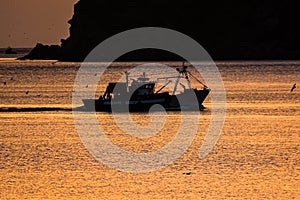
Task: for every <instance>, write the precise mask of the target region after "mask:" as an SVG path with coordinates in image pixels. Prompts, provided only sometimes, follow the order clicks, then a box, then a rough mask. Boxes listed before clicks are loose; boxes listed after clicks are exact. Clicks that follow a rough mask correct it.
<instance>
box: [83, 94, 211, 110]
mask: <svg viewBox="0 0 300 200" xmlns="http://www.w3.org/2000/svg"><path fill="white" fill-rule="evenodd" d="M193 91H194V94H195V95H196V97H197V105H191V104H190V102H184V103H183V104H180V103H179V101H178V99H180V98H182V97H184V93H183V94H179V95H169V94H168V93H167V94H156V95H153V96H150V97H149V96H148V97H143V98H139V99H130V100H129V101H123V100H121V99H119V100H118V99H113V100H102V99H84V100H82V101H83V103H84V106H85V108H86V109H87V110H88V111H105V112H112V111H113V112H128V111H129V112H148V111H149V109H150V108H151V107H152V106H153V105H160V106H162V107H163V108H164V109H165V110H166V111H182V110H184V111H193V110H200V111H201V110H204V109H205V107H204V106H203V105H202V103H203V101H204V100H205V99H206V97H207V95H208V94H209V92H210V90H209V89H203V90H196V89H195V90H193Z"/></svg>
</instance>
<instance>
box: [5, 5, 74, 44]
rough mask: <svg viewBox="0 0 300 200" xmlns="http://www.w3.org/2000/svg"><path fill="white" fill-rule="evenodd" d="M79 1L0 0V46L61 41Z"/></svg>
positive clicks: (58, 42) (66, 34) (67, 30)
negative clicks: (75, 5) (74, 7)
mask: <svg viewBox="0 0 300 200" xmlns="http://www.w3.org/2000/svg"><path fill="white" fill-rule="evenodd" d="M77 1H78V0H0V48H1V47H2V48H6V47H8V46H11V47H34V46H35V45H36V43H38V42H40V43H43V44H60V39H62V38H67V37H68V35H69V27H70V26H69V24H68V23H67V21H68V20H69V19H71V18H72V15H73V6H74V4H75V3H76V2H77Z"/></svg>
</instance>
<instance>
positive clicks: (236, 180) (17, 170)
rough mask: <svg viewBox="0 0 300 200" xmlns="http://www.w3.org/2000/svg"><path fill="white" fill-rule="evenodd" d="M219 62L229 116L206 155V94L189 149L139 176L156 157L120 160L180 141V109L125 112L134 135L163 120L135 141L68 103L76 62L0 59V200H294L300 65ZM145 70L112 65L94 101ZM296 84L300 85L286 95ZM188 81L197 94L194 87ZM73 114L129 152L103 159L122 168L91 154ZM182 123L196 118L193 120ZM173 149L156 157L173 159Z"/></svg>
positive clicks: (102, 116) (110, 121)
mask: <svg viewBox="0 0 300 200" xmlns="http://www.w3.org/2000/svg"><path fill="white" fill-rule="evenodd" d="M0 56H1V55H0ZM15 56H16V55H15ZM215 63H216V66H217V67H218V70H219V72H220V74H221V77H222V80H223V83H224V87H225V92H226V115H225V121H224V126H223V129H222V130H221V132H220V133H219V138H218V140H217V141H216V144H215V145H214V146H213V148H212V150H211V151H210V152H209V153H208V154H207V155H206V156H204V157H199V151H200V147H201V145H202V144H203V142H204V140H205V139H204V138H205V135H206V134H207V132H208V129H209V126H210V124H211V123H212V121H211V115H212V109H213V105H212V101H211V96H209V97H208V98H207V99H206V100H205V102H204V103H203V105H204V106H205V107H206V110H205V111H203V112H200V114H199V116H200V117H199V118H197V120H198V121H196V122H197V123H196V125H197V127H198V129H195V130H196V132H195V133H196V134H195V136H194V137H193V138H192V139H193V140H192V141H191V142H190V143H189V146H188V148H187V149H183V150H182V153H181V154H180V156H178V157H177V158H176V159H174V160H171V161H170V162H169V163H168V164H164V165H163V166H160V167H158V168H155V169H154V168H153V169H152V168H151V169H149V170H148V171H142V172H141V171H138V169H140V167H141V165H147V164H149V163H152V164H153V162H152V161H155V159H156V158H152V159H153V160H152V161H151V160H150V161H149V163H148V161H145V162H144V163H143V162H139V163H138V164H137V163H134V162H126V159H128V160H130V159H131V157H130V156H132V157H134V156H136V155H149V154H151V153H152V152H157V151H159V150H160V149H162V148H163V147H164V146H166V145H169V144H170V141H172V140H173V139H174V138H175V137H176V136H177V135H176V134H177V133H176V132H177V131H178V127H179V124H180V123H181V121H182V113H181V112H161V113H158V114H157V116H158V118H153V120H152V118H151V117H152V116H151V114H149V113H131V114H129V116H130V117H131V120H132V121H134V122H135V123H136V124H137V125H139V126H141V129H140V130H144V129H143V127H145V126H147V125H149V123H150V124H151V125H153V126H155V125H156V124H160V122H161V121H162V119H163V118H164V119H165V121H164V123H163V124H162V127H161V129H159V130H158V132H157V133H154V134H153V135H151V136H147V137H137V136H133V135H130V134H128V133H127V132H126V131H124V130H122V129H121V128H120V127H119V126H118V123H119V124H123V125H124V126H125V127H126V126H129V125H127V123H128V120H129V119H127V118H120V119H121V120H123V121H121V122H120V121H119V122H118V123H116V122H115V120H116V118H115V117H114V115H118V113H117V114H116V113H106V112H96V113H90V112H87V111H84V109H82V105H83V104H81V105H80V104H78V105H77V104H76V105H74V104H73V103H72V96H73V94H74V92H76V91H74V83H75V79H76V75H77V73H78V71H79V68H80V67H81V63H73V62H57V61H43V60H35V61H20V60H16V59H15V58H14V56H11V57H10V58H7V57H6V58H4V56H3V55H2V58H1V59H0V199H300V61H217V62H215ZM141 64H143V66H144V67H145V70H146V69H147V67H148V69H150V71H151V69H152V68H153V65H152V64H151V63H136V62H127V63H122V62H119V63H114V64H112V65H111V66H110V67H109V68H107V69H106V72H105V73H104V74H103V77H101V80H102V81H101V82H100V84H99V85H100V86H99V87H98V86H97V91H96V95H95V96H96V97H98V96H99V95H100V94H101V93H103V92H104V91H105V87H106V84H107V83H108V82H112V81H116V80H118V78H119V77H120V76H122V75H123V74H124V72H126V71H127V70H129V69H131V68H132V67H134V66H137V65H141ZM163 64H164V65H167V66H171V67H174V68H176V67H179V66H181V63H177V62H164V63H163ZM98 65H99V66H104V65H105V63H98ZM154 71H155V70H154ZM141 73H142V72H141ZM161 74H163V73H161ZM161 74H159V75H161ZM199 78H200V79H201V74H200V75H199ZM295 83H297V84H299V88H298V87H296V88H295V89H294V90H293V92H291V88H292V86H293V85H294V84H295ZM193 84H194V85H195V86H196V87H201V85H199V83H198V82H195V81H192V85H193ZM208 87H209V85H208ZM86 88H87V90H89V89H91V88H90V86H89V85H86ZM212 92H213V91H212ZM79 108H81V109H79ZM74 113H75V114H79V115H84V116H90V115H92V116H93V117H95V118H96V119H97V120H98V123H99V124H97V126H98V127H100V128H99V132H100V130H102V132H103V133H104V134H105V135H106V139H108V140H109V141H111V144H113V145H115V146H118V147H119V148H120V149H123V150H124V151H126V152H129V154H128V155H127V154H126V155H127V156H128V157H124V159H125V161H121V160H124V159H121V158H120V157H118V156H117V155H116V154H109V155H112V157H111V159H110V160H109V161H111V162H115V163H120V162H121V168H118V167H116V165H113V164H108V161H107V160H105V159H103V160H102V158H101V156H100V157H99V156H95V155H94V154H93V151H92V150H91V149H89V148H88V147H87V145H86V144H85V143H84V138H82V134H80V133H79V131H78V127H77V125H78V123H77V122H76V120H75V118H74ZM121 115H122V114H121ZM160 116H161V117H160ZM188 116H190V118H194V117H196V115H195V113H191V114H190V115H189V113H188ZM120 119H119V120H120ZM151 120H152V121H151ZM194 122H195V121H194ZM76 123H77V125H76ZM90 123H92V122H90ZM185 123H186V124H185V125H186V128H185V130H186V131H185V134H186V135H185V136H184V137H181V138H180V140H179V144H180V142H182V145H183V144H185V143H186V142H185V141H186V140H188V139H190V137H189V136H188V135H189V134H190V131H191V130H190V129H189V126H190V124H189V121H186V122H185ZM160 125H161V124H160ZM194 125H195V124H193V126H194ZM91 126H92V124H91ZM127 128H130V127H127ZM89 131H92V130H89V129H88V128H87V129H86V132H89ZM136 131H139V130H136ZM96 148H97V147H96ZM173 151H174V152H173ZM173 151H170V152H160V153H162V154H163V153H166V155H168V156H172V155H173V154H175V153H176V150H173ZM102 153H103V152H102ZM105 153H107V154H108V153H111V152H104V154H105ZM114 156H115V157H114ZM157 158H161V157H159V156H158V157H157ZM166 159H168V158H166ZM122 162H123V163H122ZM154 164H155V163H154ZM126 167H129V168H130V169H131V170H130V171H126V169H127V168H126ZM134 169H136V171H134Z"/></svg>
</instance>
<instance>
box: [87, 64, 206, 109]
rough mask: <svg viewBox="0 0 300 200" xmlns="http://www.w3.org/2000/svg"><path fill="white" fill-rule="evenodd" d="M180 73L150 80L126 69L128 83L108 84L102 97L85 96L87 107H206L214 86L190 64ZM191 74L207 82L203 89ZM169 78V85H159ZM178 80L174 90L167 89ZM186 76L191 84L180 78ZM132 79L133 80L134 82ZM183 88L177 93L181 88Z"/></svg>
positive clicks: (166, 83)
mask: <svg viewBox="0 0 300 200" xmlns="http://www.w3.org/2000/svg"><path fill="white" fill-rule="evenodd" d="M176 70H177V72H178V75H177V76H173V77H162V78H158V79H157V81H150V80H149V78H148V77H146V74H145V73H143V75H142V76H141V77H139V78H137V79H129V75H130V73H128V72H125V74H126V82H118V83H116V82H112V83H109V84H108V85H107V87H106V91H105V92H104V94H103V95H101V96H100V97H99V98H98V99H83V100H82V101H83V103H84V106H85V108H86V109H87V110H95V111H107V112H112V111H129V112H135V111H137V112H143V111H149V109H150V108H151V107H152V106H153V105H156V104H158V105H160V106H162V107H163V108H164V109H165V110H166V111H182V110H200V111H202V110H204V109H205V107H204V106H203V105H202V103H203V101H204V100H205V98H206V97H207V95H208V94H209V92H210V89H209V88H208V87H207V86H206V85H205V84H203V83H202V82H201V81H200V80H199V79H197V78H196V77H195V76H193V75H192V74H191V73H190V72H189V71H188V70H187V66H184V64H183V66H182V67H181V68H176ZM190 77H192V78H194V79H195V80H196V81H198V82H199V83H200V84H202V85H203V88H202V89H197V88H192V87H191V83H190V80H189V79H190ZM162 79H164V80H165V84H164V85H161V86H160V87H159V88H158V87H157V86H158V85H159V84H158V82H159V80H162ZM172 79H175V84H174V89H173V91H172V92H166V91H163V89H164V88H166V87H167V85H169V84H170V83H171V82H172ZM182 79H184V80H186V81H185V82H187V86H185V85H184V84H182V83H181V82H180V81H181V80H182ZM130 80H132V81H131V82H130ZM179 86H181V87H182V89H183V91H182V92H181V93H179V94H176V91H177V89H178V87H179Z"/></svg>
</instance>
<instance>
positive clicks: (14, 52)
mask: <svg viewBox="0 0 300 200" xmlns="http://www.w3.org/2000/svg"><path fill="white" fill-rule="evenodd" d="M5 54H17V52H16V51H14V50H13V49H12V48H11V47H7V49H6V50H5Z"/></svg>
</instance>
